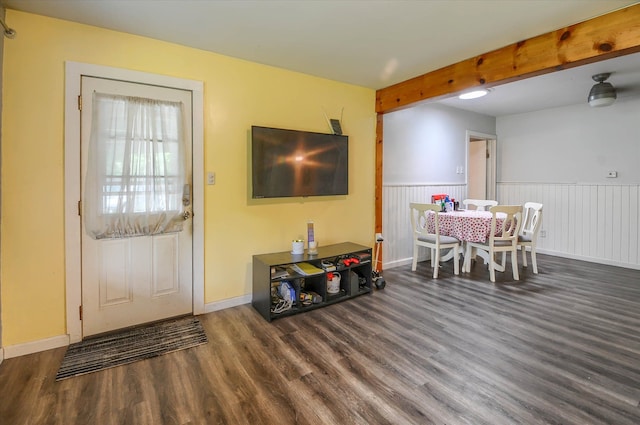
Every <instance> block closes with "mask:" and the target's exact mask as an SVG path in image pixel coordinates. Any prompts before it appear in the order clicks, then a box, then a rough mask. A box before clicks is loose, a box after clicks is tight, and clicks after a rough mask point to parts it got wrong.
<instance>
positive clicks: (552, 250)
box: [497, 183, 640, 269]
mask: <svg viewBox="0 0 640 425" xmlns="http://www.w3.org/2000/svg"><path fill="white" fill-rule="evenodd" d="M497 198H498V200H499V202H500V203H501V204H523V203H525V202H527V201H534V202H540V203H542V204H543V205H544V207H543V219H542V232H544V237H538V251H539V252H544V253H547V254H551V255H558V256H561V257H569V258H577V259H580V260H586V261H591V262H596V263H603V264H612V265H616V266H622V267H627V268H633V269H640V246H639V245H638V240H639V239H640V225H639V223H640V185H614V184H606V185H605V184H586V183H575V184H557V183H500V184H498V191H497Z"/></svg>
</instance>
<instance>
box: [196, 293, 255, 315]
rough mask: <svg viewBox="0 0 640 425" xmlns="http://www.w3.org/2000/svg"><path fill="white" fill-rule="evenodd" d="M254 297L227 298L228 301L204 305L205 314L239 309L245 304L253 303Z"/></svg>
mask: <svg viewBox="0 0 640 425" xmlns="http://www.w3.org/2000/svg"><path fill="white" fill-rule="evenodd" d="M251 299H252V295H251V294H247V295H242V296H240V297H233V298H227V299H226V300H222V301H216V302H212V303H207V304H205V305H204V312H205V313H211V312H213V311H218V310H224V309H226V308H231V307H237V306H239V305H243V304H249V303H251Z"/></svg>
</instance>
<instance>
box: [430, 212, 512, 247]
mask: <svg viewBox="0 0 640 425" xmlns="http://www.w3.org/2000/svg"><path fill="white" fill-rule="evenodd" d="M433 214H434V213H433V212H429V216H428V218H427V220H428V222H427V226H428V231H429V233H434V232H435V222H434V220H433ZM502 215H503V217H501V216H500V214H498V216H497V220H496V227H497V228H499V227H500V226H501V225H502V220H503V219H504V217H506V216H504V214H502ZM492 218H493V215H492V213H491V212H490V211H478V210H456V211H448V212H439V213H438V219H439V222H440V234H441V235H443V236H453V237H454V238H456V239H459V240H460V241H462V242H486V241H487V240H488V239H489V235H490V234H491V219H492Z"/></svg>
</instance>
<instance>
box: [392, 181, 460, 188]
mask: <svg viewBox="0 0 640 425" xmlns="http://www.w3.org/2000/svg"><path fill="white" fill-rule="evenodd" d="M466 185H467V184H466V183H446V182H445V183H433V182H406V183H403V182H400V183H391V184H385V183H383V184H382V187H412V186H416V187H436V186H460V187H462V186H466Z"/></svg>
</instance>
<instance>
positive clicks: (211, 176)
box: [207, 171, 216, 184]
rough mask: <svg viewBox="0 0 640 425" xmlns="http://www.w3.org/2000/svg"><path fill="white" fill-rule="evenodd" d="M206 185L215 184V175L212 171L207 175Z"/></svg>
mask: <svg viewBox="0 0 640 425" xmlns="http://www.w3.org/2000/svg"><path fill="white" fill-rule="evenodd" d="M207 184H216V173H214V172H213V171H209V172H208V173H207Z"/></svg>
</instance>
